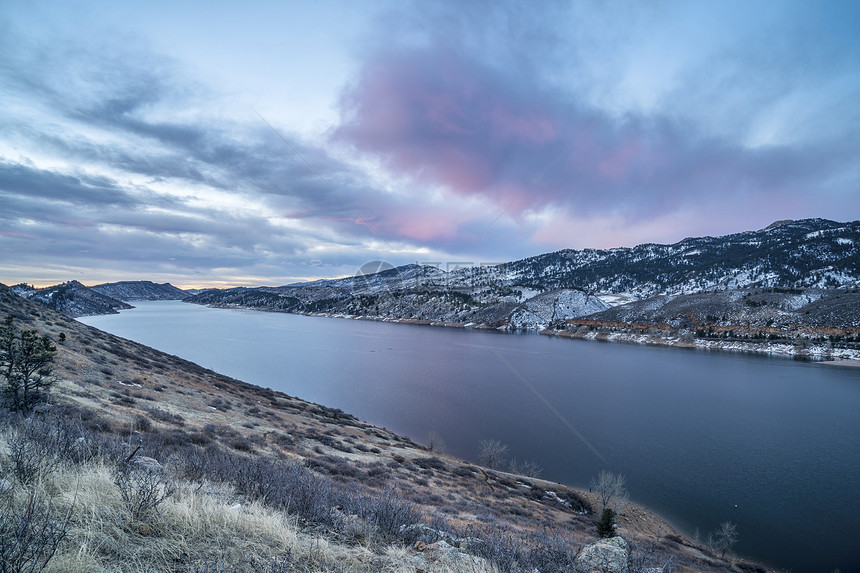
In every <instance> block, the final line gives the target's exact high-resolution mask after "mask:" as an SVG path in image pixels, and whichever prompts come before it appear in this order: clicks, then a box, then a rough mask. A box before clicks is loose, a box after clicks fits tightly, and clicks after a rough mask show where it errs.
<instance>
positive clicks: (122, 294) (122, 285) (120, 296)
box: [90, 281, 189, 300]
mask: <svg viewBox="0 0 860 573" xmlns="http://www.w3.org/2000/svg"><path fill="white" fill-rule="evenodd" d="M90 288H91V289H92V290H94V291H96V292H97V293H100V294H103V295H105V296H109V297H111V298H115V299H117V300H182V299H184V298H186V297H188V296H189V295H188V293H186V292H185V291H184V290H182V289H180V288H176V287H175V286H173V285H172V284H170V283H163V284H157V283H154V282H152V281H120V282H116V283H103V284H100V285H95V286H92V287H90Z"/></svg>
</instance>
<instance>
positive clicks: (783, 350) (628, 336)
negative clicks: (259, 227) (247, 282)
mask: <svg viewBox="0 0 860 573" xmlns="http://www.w3.org/2000/svg"><path fill="white" fill-rule="evenodd" d="M190 304H196V303H190ZM206 306H209V307H211V308H220V309H225V310H256V311H261V312H281V313H283V314H295V315H298V316H309V317H317V318H340V319H346V320H367V321H372V322H388V323H394V324H410V325H414V326H433V327H437V328H459V329H463V330H484V331H496V332H499V333H505V334H513V333H534V334H542V335H545V336H557V337H560V338H570V339H575V340H586V341H594V342H619V343H626V344H640V345H643V344H644V345H649V346H667V347H672V348H686V349H690V350H708V351H717V352H743V353H749V354H758V355H767V356H772V357H776V358H786V359H791V360H802V361H806V362H811V363H815V364H823V365H827V366H841V367H860V350H850V349H828V348H826V347H823V346H816V345H810V346H808V347H807V348H804V349H803V350H801V351H798V349H797V347H796V346H795V345H794V344H792V343H788V342H776V343H774V342H769V341H764V342H751V341H739V340H734V341H722V340H713V339H698V338H694V339H692V340H687V339H682V338H681V337H673V336H657V335H653V334H633V333H629V332H623V331H615V332H602V333H601V332H595V331H589V332H587V333H578V332H572V331H567V330H551V329H549V328H512V327H511V326H510V325H509V324H500V325H497V324H486V323H476V322H453V321H441V320H440V321H434V320H427V319H419V318H387V317H378V316H368V315H351V314H328V313H315V312H286V311H279V310H269V309H261V308H250V307H243V306H218V305H206Z"/></svg>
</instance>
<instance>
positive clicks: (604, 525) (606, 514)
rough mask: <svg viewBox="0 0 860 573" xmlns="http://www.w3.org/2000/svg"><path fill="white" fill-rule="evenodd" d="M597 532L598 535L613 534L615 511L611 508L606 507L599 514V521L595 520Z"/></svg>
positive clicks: (607, 535)
mask: <svg viewBox="0 0 860 573" xmlns="http://www.w3.org/2000/svg"><path fill="white" fill-rule="evenodd" d="M597 534H598V535H599V536H600V537H612V536H613V535H615V512H614V511H613V510H612V508H609V507H607V508H606V509H604V510H603V513H602V514H601V515H600V521H598V522H597Z"/></svg>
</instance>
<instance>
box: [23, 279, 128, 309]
mask: <svg viewBox="0 0 860 573" xmlns="http://www.w3.org/2000/svg"><path fill="white" fill-rule="evenodd" d="M12 291H13V292H14V293H15V294H17V295H18V296H20V297H23V298H26V299H28V300H31V301H33V302H35V303H38V304H41V305H42V306H44V307H47V308H50V309H51V310H56V311H57V312H61V313H63V314H65V315H67V316H71V317H78V316H86V315H93V314H116V313H117V312H119V311H120V310H124V309H128V308H133V307H132V306H131V305H128V304H126V303H124V302H122V301H119V300H116V299H114V298H111V297H109V296H105V295H103V294H101V293H99V292H96V291H94V290H92V289H90V288H88V287H86V286H84V285H83V284H81V283H79V282H78V281H69V282H67V283H63V284H59V285H54V286H50V287H45V288H39V289H37V288H33V287H31V286H28V285H25V284H18V285H15V286H13V287H12Z"/></svg>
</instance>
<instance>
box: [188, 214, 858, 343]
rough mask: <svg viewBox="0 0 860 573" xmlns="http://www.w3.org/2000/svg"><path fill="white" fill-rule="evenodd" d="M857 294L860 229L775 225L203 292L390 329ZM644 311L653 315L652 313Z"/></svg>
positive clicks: (527, 323)
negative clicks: (713, 296) (769, 296)
mask: <svg viewBox="0 0 860 573" xmlns="http://www.w3.org/2000/svg"><path fill="white" fill-rule="evenodd" d="M857 286H860V221H854V222H851V223H837V222H834V221H828V220H824V219H806V220H802V221H779V222H776V223H774V224H772V225H770V226H768V227H767V228H765V229H762V230H759V231H750V232H745V233H738V234H734V235H727V236H724V237H699V238H689V239H684V240H683V241H680V242H678V243H675V244H673V245H657V244H645V245H639V246H637V247H633V248H617V249H608V250H594V249H586V250H582V251H577V250H570V249H565V250H561V251H556V252H553V253H547V254H543V255H538V256H535V257H530V258H527V259H522V260H519V261H513V262H510V263H505V264H501V265H495V266H476V267H466V268H458V269H457V270H454V271H451V272H445V271H443V270H441V269H439V268H437V267H433V266H421V265H414V264H413V265H405V266H401V267H396V268H395V267H393V266H391V265H387V264H385V263H382V262H380V261H375V262H372V263H368V264H366V265H364V266H363V267H362V269H361V270H360V271H359V272H358V273H356V275H355V276H354V277H347V278H342V279H335V280H319V281H314V282H312V283H296V284H291V285H287V286H283V287H274V288H272V287H261V288H258V289H248V288H241V289H228V290H210V291H205V292H203V293H201V294H199V295H197V296H194V297H191V298H189V299H187V300H188V301H189V302H195V303H200V304H210V305H215V306H240V307H246V308H258V309H263V310H277V311H282V312H308V313H315V314H329V315H348V316H367V317H374V318H381V319H389V320H414V321H426V322H431V323H433V322H438V323H460V324H471V325H480V326H487V327H509V328H543V327H546V326H548V325H550V324H552V323H557V322H559V321H564V320H567V319H571V318H578V317H582V316H586V315H590V314H592V313H597V312H600V311H604V310H606V309H607V308H609V307H610V306H612V305H616V304H618V303H619V302H621V301H625V300H626V301H635V300H641V299H649V298H651V297H655V296H660V295H663V296H664V298H663V299H655V300H654V301H653V304H652V306H654V305H657V306H660V305H661V304H664V303H665V301H666V300H668V299H667V298H665V297H667V296H668V297H673V296H677V295H681V294H694V293H707V292H715V291H735V290H738V289H754V288H771V289H772V288H783V289H810V288H811V289H825V288H826V289H834V288H846V287H857ZM648 308H650V307H648Z"/></svg>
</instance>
